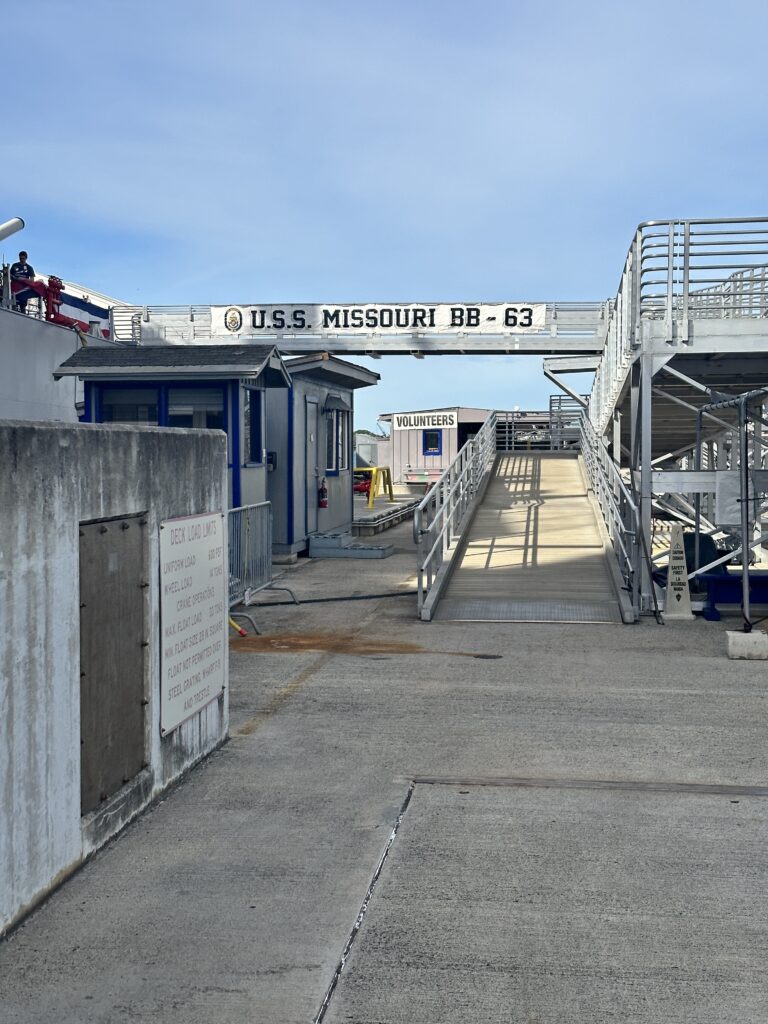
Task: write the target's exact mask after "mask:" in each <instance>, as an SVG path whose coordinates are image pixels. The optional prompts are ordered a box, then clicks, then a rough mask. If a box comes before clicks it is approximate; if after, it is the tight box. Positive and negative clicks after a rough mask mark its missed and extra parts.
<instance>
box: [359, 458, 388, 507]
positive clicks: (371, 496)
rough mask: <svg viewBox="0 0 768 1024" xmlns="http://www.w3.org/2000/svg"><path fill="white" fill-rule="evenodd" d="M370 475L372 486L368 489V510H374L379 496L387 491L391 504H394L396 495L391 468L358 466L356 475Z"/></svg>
mask: <svg viewBox="0 0 768 1024" xmlns="http://www.w3.org/2000/svg"><path fill="white" fill-rule="evenodd" d="M367 473H370V475H371V485H370V487H369V488H368V508H373V503H374V501H375V500H376V498H377V497H378V495H379V494H383V493H384V491H385V490H386V492H387V494H388V495H389V498H388V499H387V500H388V501H389V502H394V500H395V494H394V491H393V490H392V470H391V469H390V468H389V466H358V467H357V468H356V469H355V475H357V474H359V475H361V476H362V475H363V474H367Z"/></svg>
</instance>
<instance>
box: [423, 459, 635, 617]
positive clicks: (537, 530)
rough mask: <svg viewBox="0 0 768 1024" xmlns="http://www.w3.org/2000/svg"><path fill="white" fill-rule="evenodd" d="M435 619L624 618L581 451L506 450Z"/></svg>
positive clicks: (468, 534) (472, 524) (440, 602)
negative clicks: (582, 465) (587, 483)
mask: <svg viewBox="0 0 768 1024" xmlns="http://www.w3.org/2000/svg"><path fill="white" fill-rule="evenodd" d="M462 546H463V550H461V551H459V552H458V553H457V562H456V565H455V568H454V570H453V573H452V575H451V577H450V579H449V580H448V583H447V586H446V590H445V593H444V595H443V597H442V599H441V600H440V601H439V603H438V605H437V607H436V609H435V615H434V618H435V619H438V620H445V619H452V620H463V621H477V622H482V621H497V622H621V621H622V616H621V612H620V607H619V602H618V598H617V593H616V589H615V587H614V583H613V579H612V576H611V569H610V566H609V562H608V559H609V557H612V555H611V553H610V552H609V551H608V550H607V549H606V545H605V544H604V539H603V534H602V532H601V528H600V524H599V523H598V519H597V512H596V509H595V507H594V506H593V503H592V501H591V500H590V498H589V495H588V492H587V487H586V483H585V481H584V476H583V475H582V471H581V467H580V465H579V460H578V457H577V455H576V454H575V453H570V452H569V453H564V452H522V453H514V454H512V453H510V454H500V455H499V456H498V457H497V460H496V464H495V466H494V468H493V470H492V477H491V480H490V481H489V484H488V489H487V490H486V493H485V496H484V499H483V501H482V504H481V505H480V506H479V508H478V509H477V511H476V513H475V516H474V518H473V520H472V522H471V523H470V525H469V529H468V532H467V535H466V536H465V538H464V540H463V542H462Z"/></svg>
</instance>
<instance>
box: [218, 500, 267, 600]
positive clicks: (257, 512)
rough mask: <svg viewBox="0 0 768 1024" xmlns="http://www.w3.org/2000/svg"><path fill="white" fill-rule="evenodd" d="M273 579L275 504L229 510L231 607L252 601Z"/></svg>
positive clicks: (246, 506) (261, 504)
mask: <svg viewBox="0 0 768 1024" xmlns="http://www.w3.org/2000/svg"><path fill="white" fill-rule="evenodd" d="M271 582H272V505H271V504H270V502H268V501H262V502H260V503H259V504H258V505H243V506H241V507H240V508H232V509H230V510H229V607H230V608H232V607H233V606H234V605H236V604H248V603H249V599H250V595H251V594H252V593H254V592H255V591H257V590H262V589H263V588H264V587H267V586H269V584H270V583H271Z"/></svg>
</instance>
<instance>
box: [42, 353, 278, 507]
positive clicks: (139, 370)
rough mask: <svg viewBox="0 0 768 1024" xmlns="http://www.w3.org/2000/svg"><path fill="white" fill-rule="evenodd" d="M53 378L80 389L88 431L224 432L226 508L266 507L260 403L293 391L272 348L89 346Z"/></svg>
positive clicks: (263, 419)
mask: <svg viewBox="0 0 768 1024" xmlns="http://www.w3.org/2000/svg"><path fill="white" fill-rule="evenodd" d="M54 377H56V379H59V378H61V377H80V378H81V379H82V380H83V381H84V386H85V390H84V399H85V403H84V408H83V414H82V416H81V417H80V419H81V420H82V421H83V422H85V423H132V424H134V425H135V426H142V425H143V426H155V427H158V426H159V427H202V428H208V429H209V430H210V429H213V430H223V431H224V433H225V434H226V435H227V454H228V466H229V504H230V507H232V508H237V507H238V506H240V505H250V504H256V503H258V502H261V501H265V500H266V497H267V459H266V449H267V443H266V402H265V396H266V395H267V394H268V393H270V392H272V391H275V390H276V391H282V392H287V390H288V388H289V386H290V377H289V375H288V371H287V370H286V367H285V363H284V362H283V360H282V359H281V357H280V354H279V352H278V351H277V349H276V348H275V347H274V346H273V345H243V346H239V345H237V346H236V345H155V346H146V347H145V346H127V345H95V346H90V345H89V347H88V348H82V349H80V350H79V351H78V352H76V353H75V354H74V355H73V356H70V358H69V359H67V360H65V361H64V362H63V363H62V364H61V366H59V367H58V369H57V370H56V371H55V373H54Z"/></svg>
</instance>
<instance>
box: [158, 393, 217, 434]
mask: <svg viewBox="0 0 768 1024" xmlns="http://www.w3.org/2000/svg"><path fill="white" fill-rule="evenodd" d="M168 426H169V427H203V428H207V429H208V430H224V392H223V390H222V388H168Z"/></svg>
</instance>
